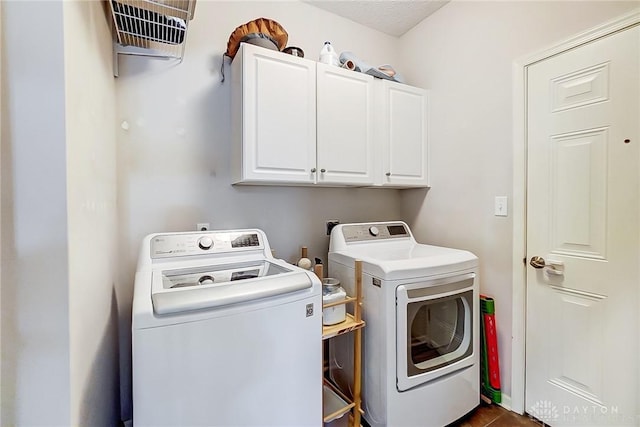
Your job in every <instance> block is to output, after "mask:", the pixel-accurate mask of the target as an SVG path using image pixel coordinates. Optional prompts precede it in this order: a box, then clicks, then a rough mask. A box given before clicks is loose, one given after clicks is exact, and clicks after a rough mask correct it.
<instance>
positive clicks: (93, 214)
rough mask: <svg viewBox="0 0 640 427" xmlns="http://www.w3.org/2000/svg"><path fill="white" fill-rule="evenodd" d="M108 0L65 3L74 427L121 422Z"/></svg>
mask: <svg viewBox="0 0 640 427" xmlns="http://www.w3.org/2000/svg"><path fill="white" fill-rule="evenodd" d="M103 7H105V4H104V3H102V2H96V1H66V2H64V49H65V70H66V72H65V82H64V83H65V89H66V91H65V96H66V103H65V105H66V110H65V111H66V117H65V119H66V141H67V144H66V148H67V158H66V163H67V222H68V230H69V231H68V233H69V236H68V245H69V331H70V332H69V333H70V361H69V362H70V366H71V373H70V374H71V397H70V401H71V425H78V426H100V425H104V426H114V425H117V422H118V421H119V420H120V390H119V381H118V376H119V370H118V330H117V326H118V320H117V318H118V316H117V305H116V300H115V281H116V275H117V269H116V247H117V241H116V238H117V224H116V216H117V215H116V182H117V179H116V161H115V160H116V131H115V81H114V77H113V67H112V65H113V64H112V41H111V40H112V38H111V30H110V27H109V21H108V20H107V18H108V15H106V14H105V11H104V10H103Z"/></svg>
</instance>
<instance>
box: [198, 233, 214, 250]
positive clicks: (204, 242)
mask: <svg viewBox="0 0 640 427" xmlns="http://www.w3.org/2000/svg"><path fill="white" fill-rule="evenodd" d="M198 246H199V247H200V249H204V250H205V251H206V250H208V249H211V246H213V240H212V239H211V237H207V236H204V237H201V238H199V239H198Z"/></svg>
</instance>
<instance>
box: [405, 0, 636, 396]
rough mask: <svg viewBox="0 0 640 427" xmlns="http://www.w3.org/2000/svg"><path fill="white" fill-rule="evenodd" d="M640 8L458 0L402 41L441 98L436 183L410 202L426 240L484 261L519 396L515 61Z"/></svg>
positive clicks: (412, 68)
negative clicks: (499, 207)
mask: <svg viewBox="0 0 640 427" xmlns="http://www.w3.org/2000/svg"><path fill="white" fill-rule="evenodd" d="M638 6H639V3H638V2H631V1H627V2H609V1H607V2H595V1H584V2H575V1H571V2H562V1H554V2H548V1H544V2H541V1H527V2H485V1H455V0H454V1H453V2H451V3H449V4H447V5H446V6H445V7H443V8H442V9H440V10H439V11H437V12H436V13H435V14H434V15H432V16H431V17H429V18H427V19H426V20H425V21H423V22H422V23H421V24H419V25H418V26H416V27H415V28H413V29H412V30H411V31H410V32H408V33H407V34H405V35H404V36H403V37H402V38H401V46H402V53H403V63H404V65H405V67H406V72H405V73H406V75H407V76H408V78H410V79H411V80H412V82H413V83H414V84H416V85H418V86H422V87H425V88H429V89H430V91H431V98H430V99H431V104H430V105H431V108H432V110H431V133H430V135H431V158H432V162H431V182H432V185H433V187H432V189H431V190H429V192H428V195H427V197H426V198H424V197H423V193H422V192H419V191H407V192H404V193H403V194H402V204H403V216H404V217H406V218H407V219H408V220H409V221H410V223H411V226H412V228H413V231H414V232H415V233H416V235H417V237H418V238H420V239H422V240H424V241H428V242H432V243H436V244H441V245H446V246H453V247H461V248H466V249H469V250H471V251H473V252H474V253H476V254H477V255H478V256H479V258H480V266H481V278H480V280H481V291H482V292H484V293H486V294H488V295H490V296H493V297H494V298H495V299H496V312H497V314H496V316H497V327H498V345H499V355H500V364H501V369H500V371H501V377H502V390H503V393H504V394H506V395H507V396H510V394H511V322H512V310H511V298H512V292H511V277H512V276H511V257H512V219H511V216H509V217H507V218H504V217H495V216H493V207H494V197H495V196H500V195H506V196H509V201H511V200H512V193H513V192H512V182H513V175H512V169H513V168H512V152H513V150H512V126H513V120H512V110H513V106H512V96H513V94H512V89H513V88H512V76H511V73H512V65H513V62H514V60H515V59H517V58H519V57H522V56H525V55H529V54H532V53H534V52H536V51H539V50H541V49H543V48H545V47H547V46H549V45H551V44H555V43H556V42H559V41H562V40H563V39H565V38H567V37H569V36H571V35H573V34H576V33H579V32H581V31H583V30H586V29H588V28H590V27H593V26H595V25H597V24H599V23H602V22H604V21H606V20H608V19H610V18H613V17H615V16H618V15H621V14H622V13H624V12H625V11H628V10H630V9H633V8H634V7H638Z"/></svg>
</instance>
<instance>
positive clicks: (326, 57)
mask: <svg viewBox="0 0 640 427" xmlns="http://www.w3.org/2000/svg"><path fill="white" fill-rule="evenodd" d="M320 62H322V63H323V64H329V65H335V66H336V67H339V66H340V59H339V58H338V54H337V53H336V51H335V50H334V49H333V46H331V42H324V46H322V49H321V50H320Z"/></svg>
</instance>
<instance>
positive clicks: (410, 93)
mask: <svg viewBox="0 0 640 427" xmlns="http://www.w3.org/2000/svg"><path fill="white" fill-rule="evenodd" d="M231 79H232V82H231V84H232V88H231V100H232V101H231V109H232V136H233V142H232V144H233V148H232V157H233V158H232V167H231V169H232V177H233V183H235V184H265V185H324V186H358V187H371V186H388V187H392V188H406V187H425V186H427V185H428V168H427V164H428V163H427V160H428V157H427V155H428V145H427V93H426V91H424V90H422V89H418V88H414V87H411V86H407V85H403V84H399V83H395V82H390V81H387V80H379V79H375V78H373V77H372V76H369V75H366V74H362V73H358V72H354V71H349V70H346V69H342V68H338V67H333V66H329V65H326V64H322V63H316V62H315V61H310V60H308V59H304V58H298V57H295V56H291V55H286V54H283V53H281V52H277V51H272V50H268V49H264V48H261V47H258V46H254V45H251V44H246V43H242V44H241V45H240V49H239V50H238V53H237V54H236V56H235V58H234V60H233V63H232V65H231Z"/></svg>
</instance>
